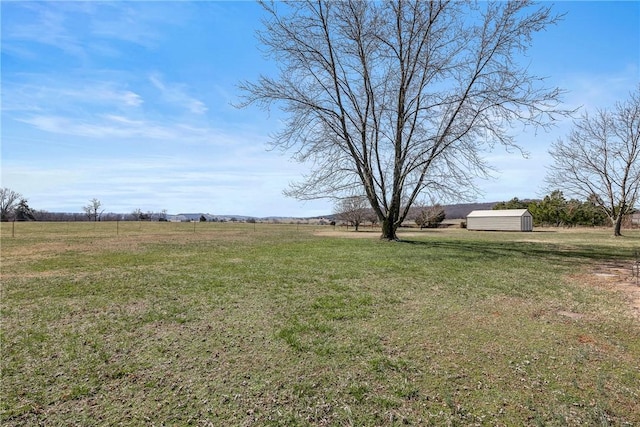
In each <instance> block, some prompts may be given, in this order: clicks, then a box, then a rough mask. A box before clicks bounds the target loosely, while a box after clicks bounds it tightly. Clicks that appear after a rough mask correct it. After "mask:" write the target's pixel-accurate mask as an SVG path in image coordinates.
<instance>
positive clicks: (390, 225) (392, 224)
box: [380, 215, 398, 241]
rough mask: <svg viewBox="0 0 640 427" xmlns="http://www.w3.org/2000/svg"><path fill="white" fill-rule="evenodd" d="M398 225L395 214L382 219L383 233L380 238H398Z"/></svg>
mask: <svg viewBox="0 0 640 427" xmlns="http://www.w3.org/2000/svg"><path fill="white" fill-rule="evenodd" d="M397 229H398V226H397V225H396V221H395V216H393V215H388V216H387V217H386V218H385V219H384V220H383V221H382V235H381V236H380V240H389V241H391V240H398V236H397V235H396V230H397Z"/></svg>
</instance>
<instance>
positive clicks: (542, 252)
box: [399, 239, 634, 264]
mask: <svg viewBox="0 0 640 427" xmlns="http://www.w3.org/2000/svg"><path fill="white" fill-rule="evenodd" d="M399 243H401V244H407V245H416V246H424V247H428V248H432V249H447V250H452V251H458V252H461V253H464V254H465V255H466V256H468V257H472V258H483V259H487V260H492V261H495V260H499V259H502V258H504V257H505V256H513V255H517V256H520V257H527V258H535V259H539V260H541V261H545V260H547V261H551V260H553V261H554V262H561V263H563V264H564V263H567V264H570V263H575V262H598V263H602V262H608V261H612V260H617V261H632V260H633V259H634V253H633V251H634V249H633V248H626V247H616V248H613V247H611V246H603V245H559V244H555V243H547V242H513V241H508V242H495V241H469V240H447V241H438V240H433V241H424V240H408V239H407V240H405V239H403V240H400V241H399Z"/></svg>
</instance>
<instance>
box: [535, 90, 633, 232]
mask: <svg viewBox="0 0 640 427" xmlns="http://www.w3.org/2000/svg"><path fill="white" fill-rule="evenodd" d="M549 153H550V154H551V156H552V157H553V164H552V165H551V167H550V168H549V171H548V173H547V176H546V181H547V184H548V185H549V188H561V189H563V190H564V191H565V192H567V193H568V194H571V195H574V196H578V197H581V198H584V199H587V200H590V201H592V202H594V203H595V204H596V205H597V206H599V207H600V208H601V209H602V210H604V212H605V213H606V214H607V216H608V217H609V219H610V220H611V224H612V225H613V234H614V235H615V236H620V235H621V234H622V233H621V228H622V220H623V218H624V215H626V214H628V213H629V212H630V211H631V210H632V209H633V207H634V204H635V203H636V202H637V201H638V196H639V195H640V193H639V191H640V87H638V89H637V90H636V91H635V92H632V93H631V94H630V96H629V98H628V99H627V100H625V101H623V102H618V103H616V105H615V107H614V108H613V109H612V110H611V111H609V110H603V109H601V110H597V111H596V113H595V114H594V115H589V114H588V113H585V114H583V115H582V117H581V118H580V119H579V120H576V121H575V122H574V124H573V129H572V130H571V133H570V134H569V135H568V137H567V138H566V140H563V139H560V140H558V141H556V142H555V143H554V144H553V145H552V147H551V149H550V151H549Z"/></svg>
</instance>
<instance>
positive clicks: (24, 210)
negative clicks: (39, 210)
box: [15, 199, 36, 221]
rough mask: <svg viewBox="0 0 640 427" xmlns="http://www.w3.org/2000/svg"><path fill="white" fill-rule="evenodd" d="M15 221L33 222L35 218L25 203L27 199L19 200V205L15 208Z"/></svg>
mask: <svg viewBox="0 0 640 427" xmlns="http://www.w3.org/2000/svg"><path fill="white" fill-rule="evenodd" d="M15 219H16V221H35V220H36V217H35V215H34V214H33V211H32V210H31V208H30V207H29V204H28V203H27V199H20V203H18V206H16V208H15Z"/></svg>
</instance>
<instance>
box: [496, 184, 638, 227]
mask: <svg viewBox="0 0 640 427" xmlns="http://www.w3.org/2000/svg"><path fill="white" fill-rule="evenodd" d="M493 209H496V210H498V209H529V212H531V215H533V222H534V225H536V226H538V227H540V226H547V227H576V226H582V227H585V226H586V227H607V226H611V219H610V217H609V216H608V215H607V213H606V212H605V211H604V210H603V209H602V208H601V207H600V206H599V204H598V202H597V200H596V199H595V196H593V197H591V198H589V199H588V200H584V201H581V200H577V199H569V200H567V199H566V198H565V197H564V194H563V193H562V191H560V190H555V191H553V192H551V194H549V195H547V196H545V197H544V198H543V199H541V200H519V199H518V198H517V197H514V198H513V199H511V200H509V201H507V202H500V203H497V204H496V205H495V206H494V207H493ZM628 213H629V214H630V213H632V211H631V210H629V212H628Z"/></svg>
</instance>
